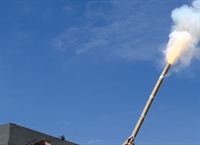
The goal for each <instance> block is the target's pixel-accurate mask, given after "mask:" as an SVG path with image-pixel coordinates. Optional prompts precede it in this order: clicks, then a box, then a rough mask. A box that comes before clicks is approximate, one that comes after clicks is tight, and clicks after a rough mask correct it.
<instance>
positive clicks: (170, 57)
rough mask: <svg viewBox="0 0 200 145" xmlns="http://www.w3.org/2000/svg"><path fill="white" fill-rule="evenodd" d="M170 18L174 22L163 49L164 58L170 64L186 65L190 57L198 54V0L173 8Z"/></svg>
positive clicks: (199, 1)
mask: <svg viewBox="0 0 200 145" xmlns="http://www.w3.org/2000/svg"><path fill="white" fill-rule="evenodd" d="M171 18H172V20H173V22H174V24H173V26H172V32H171V33H170V34H169V42H168V44H167V48H166V50H165V51H164V53H165V56H166V57H165V59H166V61H167V62H168V63H170V64H173V63H176V62H180V64H181V65H182V66H188V65H189V64H190V62H191V60H192V58H193V57H198V55H199V54H198V51H199V50H198V48H197V45H198V43H199V41H200V0H195V1H193V3H192V6H187V5H183V6H182V7H180V8H176V9H174V10H173V11H172V14H171Z"/></svg>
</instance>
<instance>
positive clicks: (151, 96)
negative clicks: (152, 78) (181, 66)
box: [123, 63, 171, 145]
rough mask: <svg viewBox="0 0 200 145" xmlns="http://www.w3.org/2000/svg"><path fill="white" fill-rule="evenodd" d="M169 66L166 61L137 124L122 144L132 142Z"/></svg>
mask: <svg viewBox="0 0 200 145" xmlns="http://www.w3.org/2000/svg"><path fill="white" fill-rule="evenodd" d="M170 66H171V64H170V63H168V64H166V66H165V68H164V69H163V71H162V73H161V75H160V77H159V79H158V81H157V83H156V85H155V86H154V89H153V91H152V92H151V95H150V97H149V99H148V101H147V103H146V105H145V107H144V109H143V111H142V114H141V115H140V117H139V119H138V122H137V124H136V126H135V128H134V130H133V132H132V134H131V136H130V137H129V138H128V139H127V140H126V141H125V142H124V143H123V145H129V144H131V143H132V144H133V142H134V139H135V137H136V135H137V133H138V131H139V129H140V127H141V125H142V123H143V121H144V118H145V116H146V114H147V112H148V110H149V108H150V106H151V103H152V102H153V99H154V97H155V95H156V93H157V91H158V89H159V87H160V85H161V83H162V81H163V78H164V77H165V75H166V74H167V71H168V70H169V68H170Z"/></svg>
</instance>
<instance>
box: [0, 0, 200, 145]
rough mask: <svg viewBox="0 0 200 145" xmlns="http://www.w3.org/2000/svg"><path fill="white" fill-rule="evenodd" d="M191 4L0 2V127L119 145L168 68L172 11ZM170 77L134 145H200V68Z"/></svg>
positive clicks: (158, 0) (154, 0)
mask: <svg viewBox="0 0 200 145" xmlns="http://www.w3.org/2000/svg"><path fill="white" fill-rule="evenodd" d="M191 3H192V1H191V0H179V1H178V0H174V1H171V0H164V1H163V0H148V1H145V0H134V1H133V0H115V1H114V0H103V1H102V0H98V1H93V0H68V1H63V0H62V1H61V0H57V1H56V0H51V1H48V0H43V1H39V0H38V1H37V0H36V1H29V0H27V1H26V0H23V1H21V0H15V1H13V0H12V1H10V0H2V1H1V96H0V106H1V107H0V124H6V123H10V122H12V123H15V124H18V125H21V126H25V127H28V128H31V129H34V130H37V131H41V132H44V133H46V134H50V135H53V136H60V135H63V134H64V135H65V137H66V139H67V140H69V141H72V142H75V143H78V144H80V145H87V144H88V145H89V144H90V145H96V144H98V145H105V144H111V145H119V144H121V143H123V142H124V140H125V139H126V138H127V137H128V136H129V135H130V134H131V132H132V130H133V128H134V126H135V124H136V122H137V120H138V118H139V115H140V114H141V112H142V109H143V107H144V105H145V103H146V101H147V99H148V97H149V95H150V93H151V90H152V88H153V87H154V84H155V82H156V81H157V79H158V77H159V75H160V73H161V71H162V69H163V58H164V55H163V50H164V49H165V46H166V44H167V42H168V35H169V33H170V30H171V24H172V20H171V18H170V15H171V11H172V10H173V9H174V8H176V7H180V6H182V5H183V4H187V5H190V4H191ZM174 68H175V66H172V67H171V69H170V71H169V75H168V76H167V77H166V78H165V80H164V82H163V84H162V86H161V88H160V90H159V91H158V93H157V96H156V97H155V100H154V102H153V104H152V106H151V108H150V110H149V112H148V114H147V116H146V119H145V121H144V123H143V125H142V127H141V129H140V131H139V133H138V135H137V138H136V140H135V142H136V144H140V145H145V144H149V145H154V144H174V145H176V144H177V145H180V144H188V145H200V138H199V136H200V105H199V103H200V89H199V88H200V75H199V74H200V64H199V60H198V59H193V60H192V63H191V65H190V66H188V67H186V68H183V69H182V70H180V71H179V72H178V73H173V71H172V70H173V69H174Z"/></svg>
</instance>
